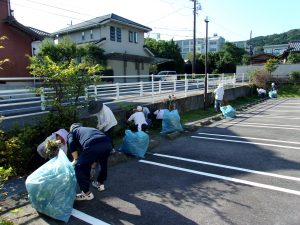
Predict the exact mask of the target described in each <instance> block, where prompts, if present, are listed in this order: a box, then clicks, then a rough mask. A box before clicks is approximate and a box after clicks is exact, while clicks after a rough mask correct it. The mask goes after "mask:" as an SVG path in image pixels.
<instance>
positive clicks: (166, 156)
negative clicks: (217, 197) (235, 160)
mask: <svg viewBox="0 0 300 225" xmlns="http://www.w3.org/2000/svg"><path fill="white" fill-rule="evenodd" d="M153 155H156V156H160V157H165V158H170V159H177V160H182V161H186V162H193V163H198V164H204V165H209V166H216V167H221V168H226V169H231V170H238V171H243V172H249V173H255V174H260V175H265V176H270V177H277V178H282V179H286V180H295V181H300V178H298V177H291V176H285V175H280V174H276V173H268V172H262V171H257V170H250V169H245V168H241V167H235V166H227V165H223V164H218V163H211V162H205V161H200V160H194V159H188V158H183V157H177V156H172V155H165V154H159V153H154V154H153Z"/></svg>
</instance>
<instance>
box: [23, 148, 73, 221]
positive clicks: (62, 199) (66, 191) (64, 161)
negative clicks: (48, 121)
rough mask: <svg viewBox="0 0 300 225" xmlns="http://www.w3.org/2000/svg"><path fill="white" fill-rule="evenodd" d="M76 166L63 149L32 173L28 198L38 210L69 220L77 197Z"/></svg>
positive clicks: (28, 180) (28, 184)
mask: <svg viewBox="0 0 300 225" xmlns="http://www.w3.org/2000/svg"><path fill="white" fill-rule="evenodd" d="M76 184H77V182H76V177H75V171H74V168H73V166H72V164H71V162H70V161H69V159H68V158H67V156H66V154H65V153H64V151H63V150H62V149H60V150H59V153H58V155H57V156H56V157H54V158H52V159H51V160H49V161H48V162H46V163H45V164H44V165H42V166H41V167H39V168H38V169H37V170H35V171H34V172H33V173H32V174H30V175H29V176H28V177H27V179H26V182H25V185H26V189H27V192H28V198H29V200H30V202H31V204H32V206H33V208H35V209H36V210H37V211H38V212H40V213H43V214H45V215H47V216H50V217H52V218H54V219H57V220H62V221H64V222H68V221H69V218H70V216H71V212H72V209H73V204H74V201H75V197H76Z"/></svg>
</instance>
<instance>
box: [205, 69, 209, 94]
mask: <svg viewBox="0 0 300 225" xmlns="http://www.w3.org/2000/svg"><path fill="white" fill-rule="evenodd" d="M208 88H209V73H207V90H206V91H208ZM204 89H205V84H204Z"/></svg>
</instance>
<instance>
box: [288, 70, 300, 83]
mask: <svg viewBox="0 0 300 225" xmlns="http://www.w3.org/2000/svg"><path fill="white" fill-rule="evenodd" d="M289 78H290V80H291V81H292V82H294V83H296V82H300V71H292V72H290V73H289Z"/></svg>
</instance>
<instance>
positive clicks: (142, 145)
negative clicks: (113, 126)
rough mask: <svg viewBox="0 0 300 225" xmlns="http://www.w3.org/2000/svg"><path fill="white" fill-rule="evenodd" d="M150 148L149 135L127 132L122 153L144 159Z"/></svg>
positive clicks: (140, 132)
mask: <svg viewBox="0 0 300 225" xmlns="http://www.w3.org/2000/svg"><path fill="white" fill-rule="evenodd" d="M148 146H149V135H148V134H146V133H145V132H144V131H138V132H132V131H131V130H125V136H124V138H123V142H122V145H121V149H120V151H121V152H124V153H126V154H129V155H133V156H136V157H139V158H144V157H145V153H146V151H147V150H148Z"/></svg>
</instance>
